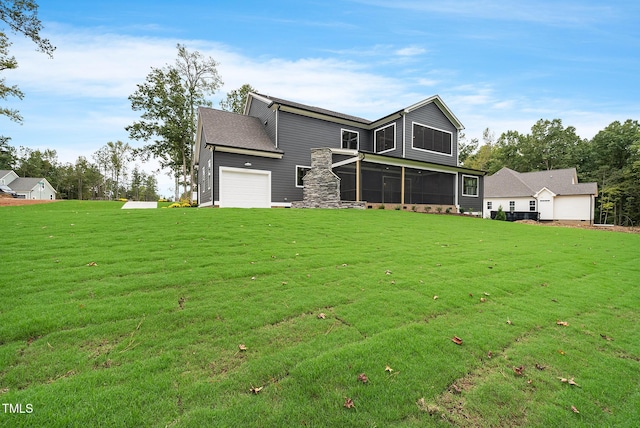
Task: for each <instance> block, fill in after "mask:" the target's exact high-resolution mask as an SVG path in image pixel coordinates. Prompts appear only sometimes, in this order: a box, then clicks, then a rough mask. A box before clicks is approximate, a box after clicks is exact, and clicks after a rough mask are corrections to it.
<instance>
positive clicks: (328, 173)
mask: <svg viewBox="0 0 640 428" xmlns="http://www.w3.org/2000/svg"><path fill="white" fill-rule="evenodd" d="M332 163H333V155H332V152H331V149H329V148H319V149H311V169H310V170H309V172H307V174H306V175H305V176H304V178H303V179H302V180H303V182H304V190H303V193H302V195H303V200H302V202H293V203H292V204H291V206H292V207H294V208H362V209H364V202H340V177H338V176H337V175H335V174H334V173H333V171H332V170H331V165H332Z"/></svg>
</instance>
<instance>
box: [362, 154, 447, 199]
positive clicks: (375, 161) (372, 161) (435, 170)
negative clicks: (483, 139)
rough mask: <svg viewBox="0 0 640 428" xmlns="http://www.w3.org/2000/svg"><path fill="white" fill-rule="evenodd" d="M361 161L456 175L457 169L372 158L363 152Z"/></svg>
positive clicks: (400, 159)
mask: <svg viewBox="0 0 640 428" xmlns="http://www.w3.org/2000/svg"><path fill="white" fill-rule="evenodd" d="M375 154H376V153H372V155H375ZM360 160H362V161H363V162H368V163H375V164H378V165H389V166H403V167H405V168H410V169H419V170H421V171H433V172H442V173H445V174H452V175H458V171H451V170H447V169H441V168H437V167H431V166H429V167H427V166H424V167H423V166H419V165H413V164H411V163H408V162H403V159H402V158H389V157H388V158H386V159H380V160H378V159H375V158H374V159H372V158H370V157H369V156H367V155H366V154H365V156H364V158H362V159H360ZM406 160H407V161H409V162H411V161H414V162H420V161H415V160H413V159H406ZM451 168H455V167H451ZM457 189H458V186H456V191H457Z"/></svg>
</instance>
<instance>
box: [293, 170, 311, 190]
mask: <svg viewBox="0 0 640 428" xmlns="http://www.w3.org/2000/svg"><path fill="white" fill-rule="evenodd" d="M310 169H311V167H310V166H301V165H296V187H304V181H303V180H302V179H303V178H304V176H305V175H307V172H309V170H310Z"/></svg>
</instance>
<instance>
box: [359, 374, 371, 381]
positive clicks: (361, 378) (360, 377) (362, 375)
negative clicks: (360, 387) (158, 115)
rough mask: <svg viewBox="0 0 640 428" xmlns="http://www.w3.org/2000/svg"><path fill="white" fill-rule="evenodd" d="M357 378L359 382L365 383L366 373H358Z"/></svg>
mask: <svg viewBox="0 0 640 428" xmlns="http://www.w3.org/2000/svg"><path fill="white" fill-rule="evenodd" d="M358 380H359V381H360V382H362V383H367V381H368V380H369V379H367V375H366V374H364V373H360V374H359V375H358Z"/></svg>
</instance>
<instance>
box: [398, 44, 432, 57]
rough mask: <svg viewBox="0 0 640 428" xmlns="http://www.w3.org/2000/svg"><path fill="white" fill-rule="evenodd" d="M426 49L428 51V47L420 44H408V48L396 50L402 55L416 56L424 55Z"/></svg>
mask: <svg viewBox="0 0 640 428" xmlns="http://www.w3.org/2000/svg"><path fill="white" fill-rule="evenodd" d="M426 51H427V50H426V49H424V48H421V47H419V46H408V47H406V48H402V49H398V50H397V51H396V55H400V56H416V55H422V54H423V53H425V52H426Z"/></svg>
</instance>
